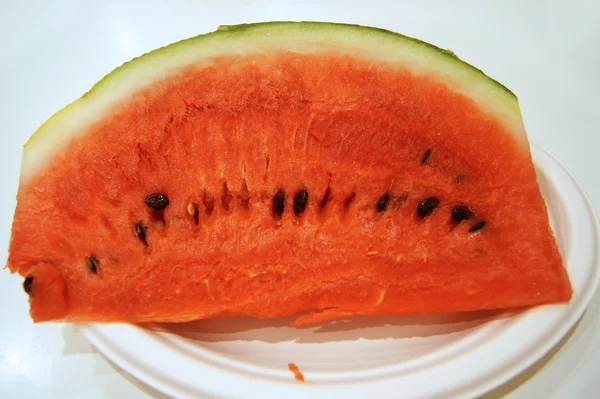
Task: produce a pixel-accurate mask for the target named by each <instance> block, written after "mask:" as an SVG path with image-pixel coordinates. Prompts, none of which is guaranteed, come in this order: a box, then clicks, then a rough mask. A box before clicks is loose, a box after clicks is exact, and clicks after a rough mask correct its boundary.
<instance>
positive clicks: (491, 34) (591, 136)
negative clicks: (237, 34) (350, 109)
mask: <svg viewBox="0 0 600 399" xmlns="http://www.w3.org/2000/svg"><path fill="white" fill-rule="evenodd" d="M215 3H218V5H216V4H215ZM225 3H226V4H225ZM450 3H451V2H442V1H430V2H417V1H414V2H391V1H390V2H383V1H380V2H377V1H366V2H360V3H357V4H355V5H351V4H350V2H349V1H340V2H334V1H329V2H326V1H318V2H306V3H304V4H302V5H300V4H299V2H288V1H279V2H275V1H272V2H267V1H255V2H253V1H232V2H223V4H221V3H220V2H218V1H214V0H213V1H210V2H200V1H192V0H189V1H181V2H175V1H155V2H149V1H146V2H139V3H138V2H129V3H127V4H121V2H114V3H113V2H109V1H103V2H98V3H93V2H83V1H63V2H54V3H53V2H50V1H38V2H33V1H17V0H15V1H13V2H8V1H5V0H2V1H0V123H2V127H1V130H0V132H1V133H0V134H1V137H2V139H3V142H2V145H1V146H0V178H1V179H2V180H1V182H2V188H3V192H2V194H1V196H0V201H2V207H0V252H1V253H2V254H4V255H2V256H6V251H7V246H8V242H9V235H10V223H11V220H12V212H13V209H14V206H15V201H14V197H15V194H16V190H17V183H18V174H19V163H20V155H21V146H22V144H23V143H24V142H25V141H26V140H27V137H28V136H29V135H30V134H31V133H32V132H33V131H35V129H36V128H37V127H38V126H39V125H40V124H41V123H42V122H43V121H44V120H46V119H47V118H48V117H49V116H50V115H51V114H52V113H54V112H55V111H57V110H58V109H60V108H62V107H63V106H64V105H65V104H67V103H69V102H71V101H73V100H75V99H77V98H78V97H79V96H80V95H81V94H83V93H84V92H86V91H87V90H88V89H89V88H90V87H91V86H92V85H93V84H94V83H95V82H96V81H97V80H99V79H100V78H101V77H102V76H103V75H105V74H106V73H108V72H109V71H111V70H112V69H113V68H115V67H117V66H118V65H120V64H122V63H123V62H125V61H128V60H130V59H131V58H132V57H135V56H138V55H140V54H142V53H144V52H147V51H150V50H152V49H154V48H156V47H159V46H162V45H166V44H169V43H171V42H173V41H177V40H180V39H183V38H187V37H190V36H194V35H196V34H199V33H204V32H208V31H211V30H214V29H215V28H216V27H217V26H218V25H220V24H234V23H242V22H254V21H267V20H323V21H336V22H350V23H359V24H365V25H373V26H378V27H382V28H387V29H391V30H395V31H397V32H400V33H404V34H407V35H409V36H415V37H418V38H421V39H423V40H425V41H428V42H431V43H433V44H436V45H438V46H440V47H445V48H449V49H452V50H453V51H454V52H455V53H456V54H457V55H458V56H459V57H461V58H463V59H464V60H466V61H467V62H469V63H472V64H474V65H475V66H477V67H479V68H481V69H482V70H484V71H485V72H486V73H487V74H489V75H490V76H492V77H493V78H495V79H497V80H499V81H500V82H502V83H504V84H505V85H506V86H508V87H509V88H510V89H511V90H512V91H513V92H515V93H516V94H517V95H518V96H519V99H520V103H521V107H522V111H523V115H524V120H525V125H526V127H527V130H528V133H529V137H530V139H531V141H533V142H536V143H538V144H540V145H542V146H543V147H545V148H546V149H548V150H549V151H550V152H552V153H553V154H555V155H556V156H557V157H558V158H559V159H560V160H561V161H562V162H563V163H564V164H565V165H566V166H567V167H568V168H569V169H570V170H571V171H572V172H573V173H574V174H575V176H576V177H577V178H578V179H579V181H580V182H581V184H582V185H583V187H584V188H585V189H586V191H587V192H588V194H589V195H590V197H591V200H592V203H593V204H594V206H595V208H596V209H600V183H599V182H600V179H599V177H598V175H599V174H600V155H599V154H598V151H600V138H599V136H600V129H599V128H598V122H597V118H598V117H600V95H599V94H598V93H600V2H596V1H593V0H589V1H574V2H565V1H545V2H533V1H529V2H526V1H502V2H493V3H492V2H480V1H455V2H452V4H450ZM4 259H5V258H4ZM21 282H22V279H21V278H19V277H16V276H11V275H10V274H9V272H8V271H7V270H2V271H0V319H1V321H0V397H3V398H34V397H35V398H38V397H56V398H77V397H86V398H109V397H127V398H146V397H161V394H160V393H158V392H156V391H154V390H152V389H151V388H149V387H146V386H145V385H143V384H141V383H140V382H137V381H136V380H134V379H133V378H132V377H130V376H128V375H126V374H125V373H123V372H121V371H119V370H118V369H117V368H115V367H114V366H112V365H111V364H110V363H108V362H107V361H106V360H105V359H104V358H103V357H102V356H101V355H99V354H97V353H96V352H95V351H94V350H93V349H92V348H91V346H90V345H89V344H88V343H87V341H86V340H85V338H84V337H83V336H82V335H81V333H80V332H79V331H77V329H76V328H75V327H74V326H73V325H70V324H40V325H35V326H34V325H33V324H32V323H31V321H30V319H29V316H28V305H27V299H26V296H25V294H24V293H23V292H22V288H21ZM599 322H600V294H598V293H597V294H596V295H595V297H594V299H593V300H592V303H591V305H590V307H589V309H588V311H587V312H586V314H585V315H584V317H583V318H582V320H581V321H580V322H579V323H578V325H577V326H576V327H575V328H574V329H573V330H572V331H571V333H570V334H569V335H568V336H567V337H565V339H564V340H563V341H562V343H561V344H560V345H558V346H557V347H556V348H555V349H554V350H553V351H552V352H551V353H550V354H548V355H547V356H546V357H544V358H543V359H542V360H541V361H540V362H538V363H537V364H536V365H534V366H533V367H531V368H530V369H529V370H527V372H525V373H523V374H522V375H520V376H518V377H517V378H515V379H514V380H512V381H511V382H509V383H508V384H506V385H504V386H502V387H500V388H498V389H497V390H495V391H493V392H491V393H489V394H488V395H486V396H485V399H490V398H497V397H501V396H503V395H507V397H509V398H511V399H517V398H593V397H597V396H598V392H600V378H599V377H600V329H599ZM482 366H483V365H482Z"/></svg>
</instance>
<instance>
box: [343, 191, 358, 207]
mask: <svg viewBox="0 0 600 399" xmlns="http://www.w3.org/2000/svg"><path fill="white" fill-rule="evenodd" d="M354 198H356V193H355V192H354V191H352V192H351V193H350V195H349V196H348V197H347V198H346V199H345V200H344V208H345V209H346V208H348V207H349V206H350V204H351V203H352V201H354Z"/></svg>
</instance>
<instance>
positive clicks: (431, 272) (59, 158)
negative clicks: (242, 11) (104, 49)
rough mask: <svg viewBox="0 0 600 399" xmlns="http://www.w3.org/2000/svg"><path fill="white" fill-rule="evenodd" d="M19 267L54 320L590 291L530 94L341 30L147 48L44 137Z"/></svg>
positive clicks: (266, 29)
mask: <svg viewBox="0 0 600 399" xmlns="http://www.w3.org/2000/svg"><path fill="white" fill-rule="evenodd" d="M9 268H10V270H11V271H13V272H18V273H20V274H21V275H23V276H25V277H26V280H25V282H26V284H25V288H26V291H27V292H28V293H29V295H30V303H31V315H32V318H33V319H34V320H35V321H48V320H73V321H101V322H102V321H107V322H108V321H125V322H141V321H169V322H180V321H188V320H196V319H202V318H207V317H217V316H224V315H249V316H256V317H260V318H271V317H278V316H284V315H289V314H293V313H296V312H299V311H309V310H310V311H312V313H306V312H305V314H304V315H303V316H301V317H299V318H298V319H297V321H296V323H297V324H303V323H312V322H317V321H323V320H329V319H334V318H339V317H346V316H352V315H357V314H363V315H377V314H409V313H411V314H414V313H431V312H453V311H468V310H478V309H495V308H508V307H522V306H530V305H538V304H544V303H553V302H562V301H567V300H569V298H570V296H571V286H570V283H569V279H568V276H567V274H566V271H565V269H564V267H563V265H562V261H561V257H560V254H559V252H558V250H557V246H556V243H555V239H554V236H553V234H552V231H551V229H550V226H549V223H548V216H547V211H546V207H545V204H544V200H543V198H542V196H541V194H540V190H539V186H538V183H537V180H536V174H535V170H534V167H533V164H532V161H531V156H530V153H529V146H528V142H527V136H526V133H525V130H524V127H523V123H522V120H521V115H520V111H519V106H518V102H517V99H516V98H515V96H514V95H513V94H512V93H511V92H510V91H509V90H508V89H506V88H504V87H503V86H502V85H500V84H499V83H497V82H495V81H494V80H492V79H490V78H488V77H487V76H485V75H484V74H483V73H482V72H481V71H479V70H477V69H475V68H473V67H471V66H469V65H468V64H466V63H464V62H462V61H460V60H459V59H458V58H457V57H456V56H454V55H453V54H452V53H450V52H447V51H444V50H440V49H438V48H436V47H433V46H431V45H429V44H426V43H423V42H420V41H418V40H414V39H410V38H407V37H405V36H401V35H398V34H395V33H392V32H388V31H383V30H379V29H374V28H367V27H360V26H351V25H339V24H326V23H264V24H253V25H241V26H230V27H223V28H221V29H219V30H218V31H216V32H213V33H210V34H207V35H204V36H199V37H196V38H192V39H189V40H186V41H183V42H179V43H176V44H173V45H171V46H168V47H165V48H162V49H159V50H157V51H154V52H152V53H149V54H146V55H144V56H142V57H140V58H137V59H135V60H133V61H131V62H130V63H127V64H125V65H123V66H122V67H120V68H118V69H117V70H115V71H113V72H112V73H111V74H109V75H108V76H107V77H105V78H104V79H103V80H102V81H100V82H99V83H98V84H97V85H96V86H94V87H93V88H92V90H91V91H90V92H88V93H87V94H86V95H84V96H83V97H82V98H81V99H79V100H77V101H76V102H74V103H72V104H71V105H69V106H67V107H66V108H64V109H63V110H61V111H60V112H58V113H57V114H55V115H54V116H53V117H52V118H50V119H49V120H48V121H47V122H46V123H45V124H44V125H43V126H42V127H41V128H40V129H39V130H38V131H37V132H36V133H35V134H34V136H33V137H32V138H31V139H30V141H29V142H28V143H27V144H26V146H25V149H24V153H23V164H22V170H21V182H20V187H19V193H18V206H17V209H16V211H15V217H14V223H13V234H12V240H11V244H10V255H9Z"/></svg>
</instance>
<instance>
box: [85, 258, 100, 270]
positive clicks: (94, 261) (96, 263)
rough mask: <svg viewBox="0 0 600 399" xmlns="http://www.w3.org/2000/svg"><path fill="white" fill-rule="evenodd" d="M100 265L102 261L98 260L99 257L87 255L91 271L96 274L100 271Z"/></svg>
mask: <svg viewBox="0 0 600 399" xmlns="http://www.w3.org/2000/svg"><path fill="white" fill-rule="evenodd" d="M98 266H100V261H99V260H98V258H96V256H94V255H89V256H88V257H87V267H88V269H90V271H91V272H92V273H94V274H97V273H98Z"/></svg>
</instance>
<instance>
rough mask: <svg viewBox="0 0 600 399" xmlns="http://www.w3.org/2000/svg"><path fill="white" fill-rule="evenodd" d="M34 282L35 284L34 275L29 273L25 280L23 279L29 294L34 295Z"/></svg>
mask: <svg viewBox="0 0 600 399" xmlns="http://www.w3.org/2000/svg"><path fill="white" fill-rule="evenodd" d="M32 284H33V276H32V275H29V276H27V277H25V281H23V289H24V290H25V292H26V293H27V295H33V292H32V290H31V285H32Z"/></svg>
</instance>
